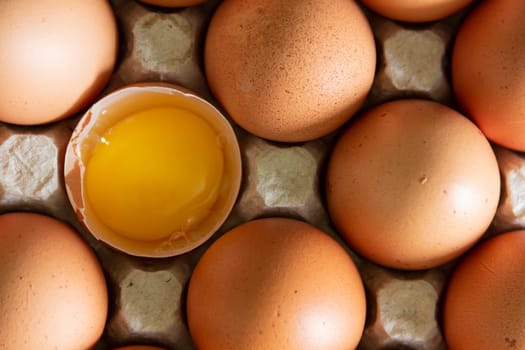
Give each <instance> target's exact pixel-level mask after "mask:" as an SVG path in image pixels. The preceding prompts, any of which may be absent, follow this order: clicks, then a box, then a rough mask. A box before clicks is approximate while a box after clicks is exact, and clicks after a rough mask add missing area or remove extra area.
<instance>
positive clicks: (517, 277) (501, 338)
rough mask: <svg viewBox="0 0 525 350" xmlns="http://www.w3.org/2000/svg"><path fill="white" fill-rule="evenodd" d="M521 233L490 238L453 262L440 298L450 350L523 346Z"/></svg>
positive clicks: (523, 240) (524, 243)
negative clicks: (446, 288)
mask: <svg viewBox="0 0 525 350" xmlns="http://www.w3.org/2000/svg"><path fill="white" fill-rule="evenodd" d="M524 250H525V231H513V232H509V233H504V234H501V235H499V236H496V237H494V238H491V239H489V240H487V241H485V242H483V243H481V244H480V245H479V246H477V247H476V248H475V249H474V250H472V251H471V252H470V253H469V254H468V255H467V256H466V257H465V259H464V260H463V261H461V263H460V264H459V265H458V267H457V269H456V271H455V272H454V274H453V276H452V279H451V280H450V283H449V286H448V290H447V291H446V294H445V299H444V313H443V325H444V335H445V339H446V341H447V344H448V348H449V349H450V350H470V349H472V350H474V349H475V350H494V349H516V350H518V349H525V318H524V317H523V309H524V307H525V284H524V283H523V276H524V275H525V255H524V254H523V251H524Z"/></svg>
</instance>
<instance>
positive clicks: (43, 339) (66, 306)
mask: <svg viewBox="0 0 525 350" xmlns="http://www.w3.org/2000/svg"><path fill="white" fill-rule="evenodd" d="M107 308H108V296H107V288H106V282H105V279H104V274H103V271H102V268H101V266H100V265H99V262H98V260H97V257H96V256H95V254H94V253H93V252H92V250H91V249H90V247H89V246H88V245H87V244H86V243H85V242H84V241H83V240H82V239H81V238H80V236H79V235H78V234H77V233H76V232H75V231H74V230H73V229H72V228H70V227H69V226H67V225H65V224H63V223H61V222H60V221H57V220H56V219H53V218H50V217H47V216H43V215H39V214H31V213H10V214H4V215H1V216H0V324H1V325H2V326H1V327H0V348H2V349H17V350H24V349H28V350H29V349H87V348H90V347H92V346H93V345H94V344H95V343H96V342H97V340H98V339H99V338H100V337H101V335H102V332H103V330H104V325H105V322H106V316H107Z"/></svg>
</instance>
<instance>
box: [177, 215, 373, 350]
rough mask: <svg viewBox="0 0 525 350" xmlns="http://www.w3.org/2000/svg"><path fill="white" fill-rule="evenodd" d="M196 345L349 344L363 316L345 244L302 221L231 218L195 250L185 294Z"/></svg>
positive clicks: (203, 348) (268, 348)
mask: <svg viewBox="0 0 525 350" xmlns="http://www.w3.org/2000/svg"><path fill="white" fill-rule="evenodd" d="M186 309H187V317H188V326H189V330H190V333H191V335H192V338H193V340H194V342H195V344H196V346H197V348H198V349H200V350H208V349H210V350H211V349H213V350H222V349H238V350H243V349H250V350H272V349H279V350H287V349H302V350H307V349H316V350H318V349H341V350H342V349H354V348H355V347H356V346H357V344H358V342H359V339H360V337H361V334H362V332H363V328H364V322H365V313H366V301H365V293H364V287H363V283H362V281H361V278H360V275H359V273H358V271H357V269H356V266H355V264H354V262H353V261H352V259H351V258H350V255H349V254H348V253H347V252H346V251H345V249H344V248H343V247H342V246H341V245H340V244H339V243H338V242H337V241H335V240H334V239H333V238H331V237H330V236H328V234H326V233H324V232H322V231H320V230H319V229H317V228H316V227H314V226H312V225H310V224H307V223H305V222H302V221H298V220H294V219H287V218H278V217H272V218H265V219H257V220H253V221H250V222H247V223H244V224H241V225H240V226H237V227H235V228H233V229H232V230H230V231H229V232H227V233H226V234H225V235H223V236H221V237H220V238H219V239H218V240H216V241H215V242H214V243H213V244H212V245H211V246H210V247H209V248H208V250H207V251H206V252H205V253H204V255H203V256H202V257H201V259H200V260H199V262H198V263H197V266H196V267H195V270H194V271H193V274H192V276H191V279H190V282H189V286H188V295H187V306H186Z"/></svg>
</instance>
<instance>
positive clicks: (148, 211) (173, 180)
mask: <svg viewBox="0 0 525 350" xmlns="http://www.w3.org/2000/svg"><path fill="white" fill-rule="evenodd" d="M223 167H224V157H223V147H222V145H221V142H220V137H219V135H218V134H217V132H216V131H215V130H214V129H213V128H212V127H211V126H210V125H209V124H208V123H207V122H206V121H204V120H203V119H202V118H200V117H198V116H197V115H195V114H193V113H191V112H189V111H186V110H183V109H178V108H173V107H166V108H155V109H148V110H144V111H141V112H137V113H135V114H132V115H130V116H129V117H127V118H125V119H123V120H121V121H120V122H118V123H117V124H115V125H114V126H113V127H111V128H110V129H109V130H107V131H106V133H105V134H104V135H103V137H102V138H101V141H100V142H99V143H98V144H97V146H96V147H95V148H94V150H93V154H92V156H91V158H90V159H89V161H88V163H87V167H86V172H85V182H84V186H85V195H86V197H87V200H88V202H89V204H90V206H91V208H92V210H93V211H94V213H95V215H96V216H97V217H98V218H99V220H100V221H101V222H102V223H104V224H105V225H106V226H108V227H109V228H110V229H112V230H113V231H115V232H116V233H119V234H120V235H123V236H125V237H128V238H132V239H138V240H155V239H161V238H165V237H168V236H170V235H172V234H176V235H180V234H185V233H186V232H187V231H188V230H190V229H191V228H193V227H195V226H196V225H198V224H199V222H201V221H202V220H203V219H204V218H205V217H206V216H207V215H208V213H209V212H210V210H211V209H212V207H213V205H214V203H215V202H216V200H217V197H218V195H219V190H220V186H221V182H222V177H223Z"/></svg>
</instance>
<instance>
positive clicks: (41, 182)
mask: <svg viewBox="0 0 525 350" xmlns="http://www.w3.org/2000/svg"><path fill="white" fill-rule="evenodd" d="M217 4H218V1H217V0H214V1H211V0H210V1H208V2H206V3H204V4H202V5H199V6H194V7H188V8H182V9H171V10H168V9H160V8H156V7H150V6H145V5H142V4H140V3H138V2H136V1H131V0H112V6H113V7H114V11H115V14H116V16H117V19H118V24H119V30H120V41H121V45H120V52H119V59H118V63H117V66H116V69H115V72H114V73H113V75H112V78H111V80H110V82H109V84H108V85H107V87H106V90H105V93H107V92H110V91H113V90H115V89H117V88H119V87H121V86H124V85H127V84H130V83H135V82H144V81H164V82H171V83H176V84H179V85H182V86H184V87H186V88H188V89H191V90H193V91H195V92H197V93H198V94H200V95H201V96H204V97H205V98H206V99H207V100H208V101H210V102H212V103H215V104H216V105H217V106H218V104H217V103H216V101H214V100H213V97H212V96H211V94H210V91H209V90H208V85H207V82H206V79H205V76H204V73H203V65H202V49H203V41H204V38H205V33H206V27H207V24H208V22H209V20H210V18H211V15H212V14H213V11H214V9H215V7H216V6H217ZM468 10H469V9H466V10H464V11H462V12H460V13H458V14H456V15H454V16H452V17H449V18H446V19H444V20H441V21H437V22H432V23H427V24H418V25H411V24H403V23H398V22H395V21H391V20H388V19H385V18H383V17H381V16H379V15H376V14H373V13H371V12H369V11H366V10H365V13H366V15H367V17H368V19H369V21H370V23H371V25H372V29H373V33H374V36H375V40H376V45H377V48H378V65H377V71H376V75H375V80H374V83H373V86H372V89H371V91H370V94H369V96H368V98H367V100H366V102H365V104H364V106H363V107H362V108H363V109H364V108H368V107H370V106H374V105H377V104H379V103H381V102H385V101H388V100H392V99H396V98H402V97H422V98H428V99H432V100H435V101H438V102H441V103H443V104H445V105H448V106H451V107H452V108H457V106H456V105H455V104H454V99H453V97H452V91H451V86H450V82H449V72H448V71H449V67H448V64H449V61H450V59H449V58H450V51H451V43H452V41H453V38H454V35H455V33H456V31H457V28H458V26H459V24H460V22H461V19H462V18H463V17H464V15H465V14H466V13H467V12H468ZM79 118H80V114H79V115H77V116H74V117H72V118H68V119H66V120H63V121H61V122H56V123H53V124H50V125H44V126H32V127H23V126H13V125H8V124H0V174H2V176H0V212H2V213H3V212H11V211H33V212H38V213H43V214H47V215H50V216H53V217H56V218H58V219H60V220H62V221H64V222H67V223H69V224H70V225H72V226H74V227H75V228H76V229H77V230H78V232H79V233H80V234H81V235H82V236H83V238H84V239H85V240H86V241H87V242H88V243H89V244H90V246H91V247H92V248H93V249H94V251H95V252H96V254H97V256H98V258H99V259H100V262H101V264H102V266H103V268H104V271H105V274H106V277H107V282H108V288H109V297H110V306H109V314H108V319H107V324H106V328H105V331H104V335H103V337H102V339H101V340H100V343H99V344H98V345H97V349H101V350H102V349H110V348H112V347H117V346H121V345H126V344H133V343H135V344H152V345H158V346H163V347H166V348H169V349H185V350H190V349H195V346H194V344H193V342H192V339H191V337H190V334H189V332H188V328H187V323H186V317H185V292H186V287H187V284H188V281H189V278H190V276H191V273H192V270H193V268H194V266H195V265H196V263H197V261H198V260H199V258H200V256H201V255H202V254H203V252H204V251H205V250H206V248H207V247H208V246H209V245H210V244H211V242H213V240H214V239H216V238H217V237H219V236H220V235H221V234H222V233H224V232H226V231H227V230H229V229H231V228H233V227H235V226H236V225H239V224H241V223H243V222H246V221H249V220H251V219H254V218H257V217H262V216H286V217H293V218H299V219H301V220H304V221H307V222H309V223H311V224H313V225H315V226H317V227H318V228H320V229H322V230H323V231H325V232H328V233H329V234H331V235H332V236H333V237H335V238H337V239H338V240H339V241H340V242H341V243H342V244H344V243H343V242H342V241H341V240H340V238H339V237H338V236H337V234H336V232H335V230H334V227H333V225H332V223H331V221H330V218H329V217H328V214H327V211H326V208H325V203H324V199H323V191H322V188H323V183H322V181H323V179H322V176H323V168H324V166H325V163H326V159H327V156H328V153H329V151H330V149H331V147H332V145H333V143H334V140H335V137H336V134H337V132H335V133H333V134H330V135H327V136H325V137H322V138H319V139H316V140H313V141H310V142H304V143H300V144H286V143H277V142H271V141H267V140H264V139H261V138H259V137H256V136H254V135H252V134H250V133H248V132H246V131H244V130H242V129H240V128H238V127H237V126H236V125H235V124H234V123H232V124H233V126H234V128H235V131H236V133H237V136H238V140H239V144H240V147H241V154H242V161H243V174H244V176H243V181H242V186H241V190H240V193H239V196H238V199H237V202H236V205H235V207H234V208H233V210H232V212H231V215H230V216H229V217H228V219H227V220H226V222H225V223H224V224H223V225H222V227H221V228H220V229H219V231H218V232H217V233H216V234H215V235H214V236H213V237H212V239H210V240H209V241H208V242H207V243H205V244H204V245H202V246H200V247H198V248H196V249H194V250H192V251H190V252H188V253H185V254H183V255H180V256H176V257H172V258H163V259H154V258H139V257H134V256H131V255H127V254H125V253H122V252H119V251H117V250H114V249H112V248H110V247H108V246H107V245H105V244H103V243H101V242H100V241H98V240H96V239H94V238H93V237H92V236H91V235H90V234H89V233H88V232H86V231H85V230H84V228H83V227H82V225H81V224H80V223H79V222H78V221H77V219H76V216H75V214H74V212H73V210H72V208H71V205H70V203H69V201H68V198H67V195H66V192H65V187H64V179H63V171H64V169H63V163H64V154H65V149H66V145H67V143H68V141H69V137H70V136H71V133H72V130H73V129H74V127H75V125H76V123H77V122H78V120H79ZM494 149H495V152H496V155H497V159H498V162H499V166H500V171H501V175H502V188H503V189H502V199H501V202H500V205H499V208H498V211H497V213H496V217H495V219H494V222H493V224H492V225H491V227H490V229H489V230H488V231H487V233H486V235H485V237H488V236H490V235H492V234H494V233H497V232H503V231H506V230H510V229H515V228H523V227H525V208H524V207H523V205H522V204H521V203H523V202H524V201H523V200H522V198H523V197H524V196H525V194H524V193H525V191H524V190H523V188H525V158H524V157H523V156H522V155H521V154H519V153H517V152H513V151H510V150H508V149H504V148H501V147H497V146H494ZM35 150H38V152H35ZM350 253H351V254H352V257H353V258H354V260H355V262H356V264H357V267H358V269H359V271H360V273H361V276H362V278H363V281H364V285H365V288H366V293H367V321H366V327H365V330H364V333H363V336H362V339H361V342H360V344H359V349H362V350H365V349H378V350H386V349H413V350H416V349H418V350H444V349H446V344H445V341H444V339H443V336H442V332H441V326H440V302H441V296H442V293H443V290H444V287H445V285H446V283H447V280H448V278H449V276H450V273H451V271H452V269H453V267H454V265H455V264H456V262H457V261H453V262H451V263H449V264H446V265H445V266H440V267H438V268H434V269H429V270H424V271H397V270H393V269H389V268H385V267H382V266H379V265H376V264H374V263H372V262H370V261H366V260H364V259H362V258H360V257H359V256H357V255H355V254H353V253H352V252H351V251H350Z"/></svg>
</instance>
